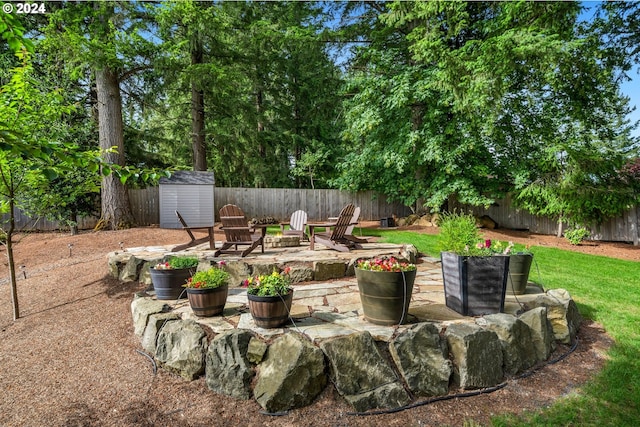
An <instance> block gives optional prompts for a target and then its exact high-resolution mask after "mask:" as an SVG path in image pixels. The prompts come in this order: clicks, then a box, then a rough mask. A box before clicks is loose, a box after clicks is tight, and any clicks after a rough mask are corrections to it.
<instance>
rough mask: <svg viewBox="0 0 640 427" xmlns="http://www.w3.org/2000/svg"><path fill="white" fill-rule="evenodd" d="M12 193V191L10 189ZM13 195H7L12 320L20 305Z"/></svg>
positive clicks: (18, 312)
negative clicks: (15, 256)
mask: <svg viewBox="0 0 640 427" xmlns="http://www.w3.org/2000/svg"><path fill="white" fill-rule="evenodd" d="M12 193H13V191H12ZM13 208H14V196H13V195H12V196H11V197H9V229H8V230H7V261H8V262H9V284H10V287H11V304H12V305H13V320H14V322H15V321H16V320H18V319H19V318H20V305H19V304H18V285H17V283H16V282H17V280H16V262H15V259H14V258H13V243H12V242H11V239H12V238H13V232H14V230H15V228H16V219H15V213H14V210H13Z"/></svg>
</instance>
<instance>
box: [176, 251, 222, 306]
mask: <svg viewBox="0 0 640 427" xmlns="http://www.w3.org/2000/svg"><path fill="white" fill-rule="evenodd" d="M224 265H225V263H224V261H221V262H220V264H219V266H218V267H212V268H210V269H208V270H205V271H198V272H197V273H195V274H194V275H193V276H191V277H190V278H189V279H188V280H187V283H186V284H185V285H184V287H185V288H186V289H187V297H188V298H189V305H190V306H191V309H192V310H193V313H194V314H195V315H196V316H199V317H210V316H215V315H218V314H221V313H222V311H223V310H224V306H225V304H226V303H227V295H228V293H229V283H228V281H229V273H227V272H226V271H225V270H223V269H222V268H220V267H223V266H224Z"/></svg>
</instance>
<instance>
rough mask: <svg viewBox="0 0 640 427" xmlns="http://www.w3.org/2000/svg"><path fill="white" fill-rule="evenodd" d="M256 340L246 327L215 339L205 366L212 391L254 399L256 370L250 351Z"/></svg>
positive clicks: (208, 383) (208, 384) (239, 397)
mask: <svg viewBox="0 0 640 427" xmlns="http://www.w3.org/2000/svg"><path fill="white" fill-rule="evenodd" d="M252 340H254V337H253V335H252V334H251V332H249V331H248V330H245V329H233V330H230V331H227V332H224V333H222V334H219V335H217V336H216V337H215V338H214V339H213V340H211V343H210V344H209V349H208V350H207V356H206V369H205V376H206V383H207V387H209V389H210V390H213V391H215V392H216V393H220V394H224V395H227V396H232V397H236V398H238V399H250V398H251V380H252V378H253V376H254V372H253V369H252V367H251V363H250V362H249V358H248V350H249V343H250V342H251V341H252Z"/></svg>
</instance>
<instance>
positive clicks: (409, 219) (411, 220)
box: [405, 214, 420, 225]
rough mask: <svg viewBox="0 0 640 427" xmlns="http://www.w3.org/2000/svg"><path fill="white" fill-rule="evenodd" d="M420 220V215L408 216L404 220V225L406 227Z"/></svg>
mask: <svg viewBox="0 0 640 427" xmlns="http://www.w3.org/2000/svg"><path fill="white" fill-rule="evenodd" d="M419 219H420V215H417V214H411V215H409V216H408V217H407V218H406V220H405V224H406V225H413V223H415V222H416V221H417V220H419Z"/></svg>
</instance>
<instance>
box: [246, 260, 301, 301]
mask: <svg viewBox="0 0 640 427" xmlns="http://www.w3.org/2000/svg"><path fill="white" fill-rule="evenodd" d="M289 271H291V267H286V268H285V269H284V270H283V271H282V272H280V273H278V272H277V271H275V270H273V273H271V274H261V275H259V276H254V277H249V278H247V279H245V280H244V281H243V282H242V286H244V287H245V288H247V293H248V294H249V295H257V296H261V297H264V296H278V295H286V294H288V293H289V291H290V290H291V278H290V277H289Z"/></svg>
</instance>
